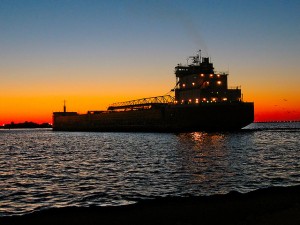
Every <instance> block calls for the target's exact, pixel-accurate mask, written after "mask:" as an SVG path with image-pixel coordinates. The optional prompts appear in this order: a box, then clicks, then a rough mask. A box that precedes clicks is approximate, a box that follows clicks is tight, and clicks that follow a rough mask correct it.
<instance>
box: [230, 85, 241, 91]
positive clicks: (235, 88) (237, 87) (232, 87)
mask: <svg viewBox="0 0 300 225" xmlns="http://www.w3.org/2000/svg"><path fill="white" fill-rule="evenodd" d="M228 89H231V90H241V89H242V87H241V86H230V87H228Z"/></svg>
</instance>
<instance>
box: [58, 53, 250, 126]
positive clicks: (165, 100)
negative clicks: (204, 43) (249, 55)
mask: <svg viewBox="0 0 300 225" xmlns="http://www.w3.org/2000/svg"><path fill="white" fill-rule="evenodd" d="M175 75H176V86H175V88H174V89H172V91H173V92H175V97H173V96H171V95H165V96H157V97H151V98H143V99H137V100H132V101H127V102H119V103H114V104H112V105H110V106H109V107H108V109H107V110H106V111H88V112H87V113H86V114H78V113H77V112H67V111H66V106H65V104H64V111H63V112H54V113H53V130H55V131H116V132H119V131H129V132H192V131H231V130H239V129H241V128H243V127H245V126H247V125H248V124H250V123H252V122H253V120H254V103H253V102H244V101H243V99H242V93H241V88H240V87H235V88H228V83H227V77H228V73H216V72H215V71H214V67H213V64H212V63H211V62H210V60H209V58H208V57H201V51H199V52H198V54H197V55H196V56H192V57H189V58H188V62H187V65H181V64H178V65H177V66H176V67H175Z"/></svg>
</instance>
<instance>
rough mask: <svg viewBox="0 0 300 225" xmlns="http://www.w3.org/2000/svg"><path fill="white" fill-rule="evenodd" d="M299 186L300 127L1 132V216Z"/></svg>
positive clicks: (280, 124)
mask: <svg viewBox="0 0 300 225" xmlns="http://www.w3.org/2000/svg"><path fill="white" fill-rule="evenodd" d="M299 183H300V123H254V124H251V125H250V126H248V127H246V128H245V129H243V130H241V131H239V132H228V133H227V132H223V133H205V132H194V133H180V134H172V133H169V134H168V133H85V132H72V133H68V132H53V131H52V130H49V129H23V130H0V216H5V215H16V214H25V213H29V212H32V211H35V210H41V209H47V208H52V207H65V206H91V205H99V206H107V205H122V204H132V203H134V202H137V201H139V200H140V199H149V198H155V197H158V196H199V195H211V194H216V193H228V192H230V191H233V190H236V191H239V192H248V191H251V190H255V189H259V188H264V187H269V186H290V185H295V184H299Z"/></svg>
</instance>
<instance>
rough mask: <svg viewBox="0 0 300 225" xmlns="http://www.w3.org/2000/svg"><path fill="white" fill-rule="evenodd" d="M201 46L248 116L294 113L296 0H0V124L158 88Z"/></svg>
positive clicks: (299, 45)
mask: <svg viewBox="0 0 300 225" xmlns="http://www.w3.org/2000/svg"><path fill="white" fill-rule="evenodd" d="M198 49H202V50H203V51H202V52H203V55H204V56H209V57H211V59H212V61H213V63H214V66H215V68H216V70H217V71H229V74H230V76H229V86H236V85H241V87H242V92H243V96H244V100H246V101H254V102H255V120H256V121H272V120H300V88H299V86H300V75H299V72H300V1H299V0H294V1H292V0H285V1H279V0H264V1H261V0H251V1H250V0H249V1H247V0H226V1H224V0H169V1H167V0H165V1H164V0H162V1H154V0H149V1H142V0H119V1H117V0H107V1H100V0H98V1H92V0H82V1H79V0H65V1H64V0H48V1H46V0H35V1H33V0H26V1H25V0H19V1H16V0H0V78H1V79H0V81H1V82H0V88H1V89H0V124H4V123H10V122H11V121H14V122H24V121H26V120H27V121H34V122H39V123H40V122H51V119H52V112H54V111H62V106H63V101H64V100H66V101H67V109H68V111H78V112H80V113H85V112H86V111H87V110H99V109H105V108H106V107H107V106H108V105H109V104H110V103H113V102H118V101H124V100H131V99H135V98H143V97H151V96H157V95H164V94H166V93H167V92H169V90H170V89H172V88H173V87H174V85H175V75H174V67H175V66H176V65H177V63H185V62H186V57H187V56H190V55H193V54H194V53H195V52H196V51H197V50H198Z"/></svg>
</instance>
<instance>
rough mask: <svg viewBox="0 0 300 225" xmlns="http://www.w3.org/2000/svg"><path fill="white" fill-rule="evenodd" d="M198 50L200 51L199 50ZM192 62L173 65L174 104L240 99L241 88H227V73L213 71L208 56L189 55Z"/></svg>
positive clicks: (238, 100)
mask: <svg viewBox="0 0 300 225" xmlns="http://www.w3.org/2000/svg"><path fill="white" fill-rule="evenodd" d="M199 52H200V51H199ZM190 58H191V59H192V63H191V64H189V65H186V66H183V65H180V64H179V65H177V66H176V67H175V74H176V80H177V83H176V88H175V104H199V103H220V102H240V101H242V98H241V97H242V95H241V89H240V88H239V87H236V88H234V89H232V88H231V89H228V83H227V76H228V74H227V73H224V72H223V73H215V72H214V67H213V64H212V63H211V62H210V61H209V58H208V57H202V58H201V56H200V53H198V54H197V55H196V56H191V57H190Z"/></svg>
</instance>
